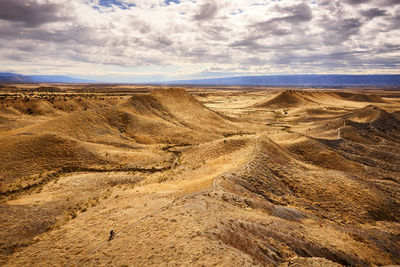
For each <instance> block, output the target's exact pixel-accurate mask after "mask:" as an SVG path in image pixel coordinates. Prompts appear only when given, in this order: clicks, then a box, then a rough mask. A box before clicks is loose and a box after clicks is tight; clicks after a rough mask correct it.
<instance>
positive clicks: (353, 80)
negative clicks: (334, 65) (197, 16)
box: [163, 74, 400, 87]
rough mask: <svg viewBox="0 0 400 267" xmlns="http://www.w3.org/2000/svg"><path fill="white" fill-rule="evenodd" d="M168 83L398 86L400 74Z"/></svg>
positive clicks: (178, 83) (175, 82)
mask: <svg viewBox="0 0 400 267" xmlns="http://www.w3.org/2000/svg"><path fill="white" fill-rule="evenodd" d="M163 84H168V85H172V84H174V85H213V86H218V85H222V86H224V85H231V86H235V85H236V86H322V87H326V86H400V75H330V74H327V75H271V76H241V77H230V78H215V79H198V80H180V81H169V82H164V83H163Z"/></svg>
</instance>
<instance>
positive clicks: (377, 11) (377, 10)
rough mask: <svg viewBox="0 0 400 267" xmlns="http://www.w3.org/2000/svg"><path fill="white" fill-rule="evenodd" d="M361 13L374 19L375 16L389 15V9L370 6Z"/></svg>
mask: <svg viewBox="0 0 400 267" xmlns="http://www.w3.org/2000/svg"><path fill="white" fill-rule="evenodd" d="M361 14H362V15H363V16H365V17H367V18H368V19H373V18H375V17H382V16H386V15H387V11H386V10H384V9H380V8H376V7H375V8H370V9H367V10H364V11H362V12H361Z"/></svg>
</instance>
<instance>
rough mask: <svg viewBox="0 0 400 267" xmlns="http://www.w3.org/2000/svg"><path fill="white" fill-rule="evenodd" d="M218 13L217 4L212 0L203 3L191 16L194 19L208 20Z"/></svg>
mask: <svg viewBox="0 0 400 267" xmlns="http://www.w3.org/2000/svg"><path fill="white" fill-rule="evenodd" d="M217 13H218V5H217V3H216V2H214V1H210V2H207V3H204V4H202V5H201V6H200V9H199V10H198V12H197V13H196V14H195V15H194V16H193V19H194V20H199V21H201V20H209V19H212V18H214V17H215V16H216V15H217Z"/></svg>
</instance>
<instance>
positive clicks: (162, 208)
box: [69, 135, 260, 266]
mask: <svg viewBox="0 0 400 267" xmlns="http://www.w3.org/2000/svg"><path fill="white" fill-rule="evenodd" d="M259 137H260V136H259V135H257V136H255V137H254V141H255V142H254V148H253V153H252V155H251V158H250V159H249V160H248V161H247V162H246V163H244V164H242V165H239V166H237V167H236V168H234V169H231V170H229V171H227V172H224V173H222V174H220V175H218V176H217V177H215V178H214V179H213V180H212V183H211V186H210V187H209V188H206V189H204V190H200V191H196V192H193V193H190V194H188V195H184V196H181V197H179V198H177V199H175V200H174V201H172V202H171V203H170V204H168V205H165V206H163V207H161V208H160V209H158V210H156V211H154V212H152V213H150V214H148V215H146V216H144V217H142V218H140V219H138V220H137V221H135V222H134V223H132V224H130V225H128V226H127V227H125V228H123V229H122V230H120V231H118V232H117V233H116V234H115V236H114V237H113V238H112V240H113V239H116V238H118V237H121V236H123V235H124V234H125V233H127V232H128V230H130V229H132V228H134V227H135V226H137V225H138V224H140V223H141V222H142V221H144V220H146V219H148V218H151V217H153V216H155V215H157V214H159V213H161V212H163V211H165V210H167V209H169V208H171V207H172V206H174V205H176V204H178V203H180V202H182V201H184V200H186V199H190V198H192V197H194V196H196V195H199V194H204V193H206V192H207V191H211V192H213V191H215V190H217V181H218V179H220V178H221V177H224V176H225V175H229V174H231V173H234V172H235V171H237V170H238V169H241V168H243V167H246V166H247V165H249V164H250V163H251V162H252V161H253V160H254V159H255V157H256V155H257V151H258V147H259V144H258V139H259ZM173 165H174V164H173ZM112 240H108V239H107V240H105V241H103V242H102V243H100V244H99V245H98V246H97V247H96V248H95V249H94V250H92V251H91V252H90V253H88V254H87V255H86V256H84V257H82V258H80V259H77V260H75V261H74V262H73V263H71V265H69V266H76V265H77V264H78V263H80V262H81V261H83V260H85V259H86V258H88V257H89V256H91V255H93V254H94V253H96V252H97V251H98V250H99V249H101V248H102V247H103V246H105V245H106V244H108V243H110V242H112Z"/></svg>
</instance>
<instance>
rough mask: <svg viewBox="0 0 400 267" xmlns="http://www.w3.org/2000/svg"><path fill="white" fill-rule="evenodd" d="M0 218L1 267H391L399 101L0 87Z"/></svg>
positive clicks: (365, 92)
mask: <svg viewBox="0 0 400 267" xmlns="http://www.w3.org/2000/svg"><path fill="white" fill-rule="evenodd" d="M0 214H1V216H0V265H1V266H176V265H179V266H182V265H183V266H341V265H345V266H350V265H351V266H376V265H378V266H381V265H383V266H384V265H395V264H400V91H399V90H396V89H391V88H385V89H379V90H378V89H373V88H365V89H362V88H357V89H318V90H317V89H303V90H297V89H285V88H192V87H190V88H159V87H151V86H129V85H115V86H110V85H79V84H76V85H68V84H41V85H38V84H18V85H2V86H0ZM111 230H113V231H114V233H115V235H113V238H111V239H110V238H109V236H110V231H111Z"/></svg>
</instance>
